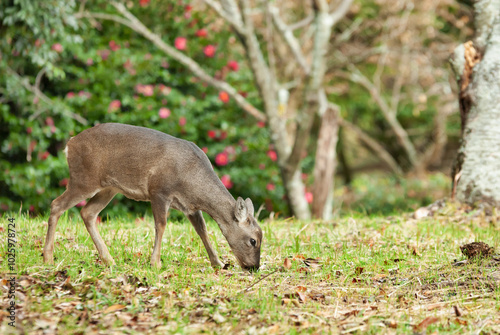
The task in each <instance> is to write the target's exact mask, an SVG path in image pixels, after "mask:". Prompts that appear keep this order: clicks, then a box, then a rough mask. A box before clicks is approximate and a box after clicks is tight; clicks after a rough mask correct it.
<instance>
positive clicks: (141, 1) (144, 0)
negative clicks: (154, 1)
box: [139, 0, 151, 7]
mask: <svg viewBox="0 0 500 335" xmlns="http://www.w3.org/2000/svg"><path fill="white" fill-rule="evenodd" d="M150 1H151V0H139V5H140V6H141V7H146V6H147V5H148V4H149V2H150Z"/></svg>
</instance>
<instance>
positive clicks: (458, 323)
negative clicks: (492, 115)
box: [453, 318, 467, 326]
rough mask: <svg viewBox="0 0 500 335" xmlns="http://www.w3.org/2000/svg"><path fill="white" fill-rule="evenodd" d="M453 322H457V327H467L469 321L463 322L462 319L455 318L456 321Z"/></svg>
mask: <svg viewBox="0 0 500 335" xmlns="http://www.w3.org/2000/svg"><path fill="white" fill-rule="evenodd" d="M453 322H455V323H456V324H457V325H461V326H467V320H462V319H459V318H455V320H454V321H453Z"/></svg>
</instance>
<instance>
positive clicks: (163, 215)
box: [151, 200, 169, 269]
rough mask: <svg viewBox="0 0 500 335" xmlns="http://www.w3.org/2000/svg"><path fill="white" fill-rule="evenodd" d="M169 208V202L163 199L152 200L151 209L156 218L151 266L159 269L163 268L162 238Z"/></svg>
mask: <svg viewBox="0 0 500 335" xmlns="http://www.w3.org/2000/svg"><path fill="white" fill-rule="evenodd" d="M168 208H169V204H167V203H165V202H164V201H162V200H156V201H155V200H151V209H152V210H153V217H154V220H155V245H154V247H153V254H152V255H151V266H152V267H154V268H158V269H159V268H161V258H160V256H161V240H162V238H163V233H164V232H165V226H166V225H167V212H168Z"/></svg>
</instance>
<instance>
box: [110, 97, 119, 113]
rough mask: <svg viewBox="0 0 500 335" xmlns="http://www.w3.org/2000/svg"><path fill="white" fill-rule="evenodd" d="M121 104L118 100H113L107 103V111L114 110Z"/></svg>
mask: <svg viewBox="0 0 500 335" xmlns="http://www.w3.org/2000/svg"><path fill="white" fill-rule="evenodd" d="M121 106H122V103H121V102H120V100H113V101H111V102H110V103H109V106H108V112H115V111H117V110H118V109H120V107H121Z"/></svg>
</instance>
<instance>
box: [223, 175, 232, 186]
mask: <svg viewBox="0 0 500 335" xmlns="http://www.w3.org/2000/svg"><path fill="white" fill-rule="evenodd" d="M220 181H221V182H222V184H223V185H224V186H226V188H227V189H229V188H231V187H233V182H232V181H231V176H229V175H228V174H225V175H223V176H222V177H221V178H220Z"/></svg>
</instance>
